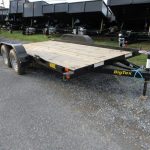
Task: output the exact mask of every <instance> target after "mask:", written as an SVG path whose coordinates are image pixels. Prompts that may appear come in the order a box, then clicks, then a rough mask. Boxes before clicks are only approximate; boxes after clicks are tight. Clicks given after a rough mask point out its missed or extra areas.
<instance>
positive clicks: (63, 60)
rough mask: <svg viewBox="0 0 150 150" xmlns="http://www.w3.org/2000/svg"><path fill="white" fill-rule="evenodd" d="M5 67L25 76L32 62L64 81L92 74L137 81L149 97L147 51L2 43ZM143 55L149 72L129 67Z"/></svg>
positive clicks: (42, 43) (60, 44)
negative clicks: (55, 72)
mask: <svg viewBox="0 0 150 150" xmlns="http://www.w3.org/2000/svg"><path fill="white" fill-rule="evenodd" d="M0 46H1V55H2V57H3V60H4V63H5V64H6V65H7V66H8V67H12V68H13V69H14V70H15V72H17V73H18V74H23V73H24V71H25V68H26V66H27V65H28V64H30V63H31V62H33V61H34V62H37V63H38V64H42V65H43V66H45V67H48V68H50V69H52V70H55V71H57V72H59V73H61V74H62V75H63V79H64V80H69V79H70V78H71V77H73V76H75V75H79V74H83V73H85V72H89V71H98V72H100V73H106V74H112V75H118V76H126V77H136V78H141V79H143V81H144V89H143V96H144V97H145V96H146V90H147V83H148V81H149V80H150V53H149V52H147V51H140V50H133V49H132V50H131V49H121V48H109V47H99V46H97V45H85V44H75V43H68V42H62V41H46V42H37V43H29V44H13V43H11V42H1V43H0ZM140 53H144V54H146V55H148V59H147V65H146V68H144V67H140V66H137V65H135V64H132V63H130V62H129V61H128V60H127V59H128V58H130V57H134V56H136V55H139V54H140Z"/></svg>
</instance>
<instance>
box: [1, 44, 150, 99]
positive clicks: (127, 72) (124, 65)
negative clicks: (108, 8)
mask: <svg viewBox="0 0 150 150" xmlns="http://www.w3.org/2000/svg"><path fill="white" fill-rule="evenodd" d="M64 43H65V42H64ZM67 43H68V42H67ZM2 45H5V46H7V47H9V49H10V50H11V49H14V50H15V53H16V55H17V58H18V60H19V63H20V66H21V67H24V68H25V67H26V66H28V64H30V63H31V62H33V61H34V62H36V63H37V64H40V65H43V66H45V67H47V68H49V69H51V70H54V71H57V72H59V73H61V74H62V76H63V80H69V79H71V78H73V77H76V76H78V75H82V74H84V73H87V72H98V73H104V74H111V75H116V76H124V77H134V78H140V79H142V80H143V81H144V88H143V96H144V97H145V96H146V92H147V85H148V82H149V81H150V69H149V68H145V67H140V66H138V65H135V64H133V63H131V62H129V61H127V59H128V58H130V57H134V56H137V55H140V54H141V53H142V51H140V50H138V49H127V48H114V47H110V46H98V45H95V44H89V45H90V46H91V45H92V46H95V47H105V48H112V49H115V50H123V51H132V56H130V55H129V56H125V55H123V56H119V57H116V58H112V59H109V60H106V61H104V63H103V64H101V65H99V66H98V67H96V68H95V67H94V65H93V64H92V65H88V66H85V67H82V68H79V69H76V70H71V69H69V68H66V67H64V66H61V65H58V64H55V63H53V62H48V61H46V60H44V59H42V58H40V56H38V55H35V56H30V55H28V54H27V52H26V49H25V48H24V47H23V45H22V44H14V43H11V42H0V46H2ZM85 45H88V44H85ZM148 54H149V53H148ZM149 57H150V56H149V55H148V58H149Z"/></svg>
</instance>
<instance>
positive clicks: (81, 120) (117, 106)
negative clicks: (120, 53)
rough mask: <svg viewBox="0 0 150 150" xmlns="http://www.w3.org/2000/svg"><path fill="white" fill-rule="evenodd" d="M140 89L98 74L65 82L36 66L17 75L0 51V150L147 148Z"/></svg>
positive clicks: (146, 113)
mask: <svg viewBox="0 0 150 150" xmlns="http://www.w3.org/2000/svg"><path fill="white" fill-rule="evenodd" d="M149 87H150V86H149ZM142 88H143V81H142V80H139V79H133V78H125V77H115V76H111V75H104V74H99V73H91V74H85V75H83V76H80V77H78V78H75V79H72V80H70V81H67V82H64V81H63V80H62V78H61V76H60V75H59V74H57V73H55V72H52V71H49V70H47V69H43V68H40V67H39V68H30V69H28V71H27V73H26V74H25V75H23V76H19V75H17V74H15V73H14V71H13V70H12V69H10V68H7V67H6V66H4V65H3V62H2V58H1V56H0V150H150V88H149V90H148V96H149V98H148V100H147V101H141V100H140V99H139V97H140V95H141V93H142Z"/></svg>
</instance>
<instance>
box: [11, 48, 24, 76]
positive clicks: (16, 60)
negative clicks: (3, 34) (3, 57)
mask: <svg viewBox="0 0 150 150" xmlns="http://www.w3.org/2000/svg"><path fill="white" fill-rule="evenodd" d="M9 58H10V63H11V66H12V68H13V69H14V70H15V72H16V73H17V74H18V75H22V74H24V73H25V69H24V67H23V66H22V65H21V64H20V61H19V58H18V57H17V55H16V52H15V50H14V49H11V50H10V53H9Z"/></svg>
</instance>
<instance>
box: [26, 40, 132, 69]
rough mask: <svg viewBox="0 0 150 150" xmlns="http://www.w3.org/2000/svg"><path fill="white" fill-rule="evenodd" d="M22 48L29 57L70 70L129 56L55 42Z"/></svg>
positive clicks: (123, 53) (34, 44)
mask: <svg viewBox="0 0 150 150" xmlns="http://www.w3.org/2000/svg"><path fill="white" fill-rule="evenodd" d="M23 46H24V48H25V49H26V51H27V53H28V54H29V55H31V56H35V55H37V56H39V57H41V58H42V59H44V60H46V61H48V62H52V63H55V64H57V65H60V66H63V67H67V68H69V69H71V70H76V69H79V68H82V67H85V66H89V65H92V64H97V63H100V62H103V61H106V60H109V59H112V58H116V57H119V56H123V55H128V54H131V52H127V51H120V50H112V49H108V48H100V47H94V46H87V45H79V44H73V43H64V42H57V41H47V42H38V43H30V44H24V45H23Z"/></svg>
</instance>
